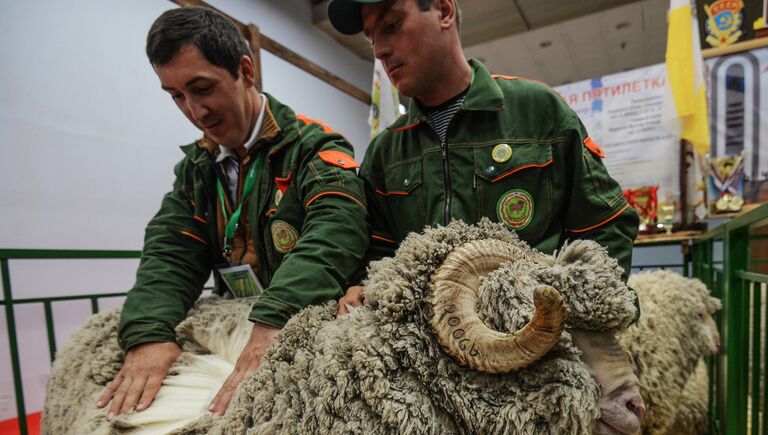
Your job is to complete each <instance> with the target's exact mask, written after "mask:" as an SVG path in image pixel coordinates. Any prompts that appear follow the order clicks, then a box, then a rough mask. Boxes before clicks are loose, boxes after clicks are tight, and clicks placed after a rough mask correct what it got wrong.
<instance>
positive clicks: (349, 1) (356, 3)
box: [328, 0, 384, 35]
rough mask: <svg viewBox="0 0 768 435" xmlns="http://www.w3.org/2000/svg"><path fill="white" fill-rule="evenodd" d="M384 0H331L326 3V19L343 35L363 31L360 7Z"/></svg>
mask: <svg viewBox="0 0 768 435" xmlns="http://www.w3.org/2000/svg"><path fill="white" fill-rule="evenodd" d="M382 1H384V0H331V2H330V3H328V19H329V20H331V24H332V25H333V27H334V28H336V30H338V31H339V32H340V33H343V34H345V35H354V34H355V33H360V32H362V31H363V17H362V14H361V13H360V8H361V7H362V6H363V5H364V4H373V3H381V2H382Z"/></svg>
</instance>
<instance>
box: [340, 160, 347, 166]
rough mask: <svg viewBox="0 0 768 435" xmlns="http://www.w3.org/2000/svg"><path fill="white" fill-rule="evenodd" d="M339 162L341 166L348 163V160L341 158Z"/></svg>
mask: <svg viewBox="0 0 768 435" xmlns="http://www.w3.org/2000/svg"><path fill="white" fill-rule="evenodd" d="M338 163H339V164H340V165H341V166H344V165H346V164H347V162H345V161H344V160H339V161H338Z"/></svg>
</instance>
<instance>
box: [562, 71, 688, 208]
mask: <svg viewBox="0 0 768 435" xmlns="http://www.w3.org/2000/svg"><path fill="white" fill-rule="evenodd" d="M667 86H668V84H667V72H666V68H665V66H664V64H663V63H662V64H658V65H652V66H649V67H645V68H639V69H635V70H631V71H625V72H622V73H617V74H611V75H607V76H603V77H599V78H595V79H592V80H583V81H580V82H576V83H571V84H568V85H563V86H558V87H556V88H555V90H556V91H557V92H559V93H560V94H561V95H562V96H563V98H565V100H566V101H567V102H568V104H569V105H570V106H571V108H572V109H573V110H575V111H576V113H578V115H579V117H580V118H581V121H582V122H583V123H584V126H585V127H586V128H587V132H588V133H589V135H590V137H592V138H593V139H594V140H595V141H597V143H599V144H600V145H601V146H602V148H603V151H604V152H605V159H604V163H605V166H606V167H607V168H608V172H609V173H610V174H611V176H612V177H613V178H615V179H616V180H617V181H618V182H619V184H621V188H622V189H628V188H638V187H643V186H650V185H656V184H658V185H659V192H658V198H659V201H663V198H665V197H666V195H667V194H670V195H671V196H672V197H673V198H678V197H679V196H680V140H679V139H678V138H677V137H676V136H674V135H671V134H669V133H668V132H667V131H665V130H663V129H662V127H661V121H662V103H663V101H664V92H665V90H666V88H667Z"/></svg>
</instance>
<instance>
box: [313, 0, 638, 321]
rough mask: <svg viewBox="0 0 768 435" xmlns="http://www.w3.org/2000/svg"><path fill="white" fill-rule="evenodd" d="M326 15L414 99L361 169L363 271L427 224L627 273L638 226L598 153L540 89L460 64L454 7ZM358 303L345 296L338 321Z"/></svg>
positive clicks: (343, 9)
mask: <svg viewBox="0 0 768 435" xmlns="http://www.w3.org/2000/svg"><path fill="white" fill-rule="evenodd" d="M328 13H329V17H330V20H331V23H332V24H333V25H334V27H335V28H336V29H337V30H338V31H340V32H341V33H345V34H354V33H358V32H361V31H362V32H364V34H365V36H366V37H367V38H368V40H369V41H370V42H371V44H372V45H373V49H374V55H375V56H376V58H377V59H380V60H381V62H382V63H383V65H384V67H385V69H386V71H387V73H388V75H389V78H390V79H391V81H392V83H393V84H394V85H395V86H396V87H397V89H398V90H399V91H400V93H401V94H403V95H405V96H408V97H412V99H411V103H410V107H409V108H408V113H407V114H406V115H403V116H401V117H400V118H399V119H398V120H396V121H395V122H394V124H393V125H392V126H390V127H389V128H388V129H387V130H386V131H384V132H382V133H381V134H379V135H378V136H377V137H376V138H374V140H373V141H372V142H371V144H370V146H369V148H368V150H367V151H366V155H365V159H364V161H363V166H362V168H361V170H360V175H361V177H362V178H363V182H364V184H365V193H366V198H367V201H368V207H369V212H368V215H369V220H370V223H371V227H372V240H371V246H370V248H369V251H368V254H367V260H375V259H377V258H381V257H383V256H389V255H392V253H393V252H394V250H395V249H396V248H397V246H398V244H399V243H400V242H401V241H402V240H403V239H404V238H405V237H406V235H407V234H408V233H409V232H411V231H416V232H419V231H421V230H422V229H423V228H424V226H426V225H436V224H447V223H448V222H450V221H451V220H452V219H461V220H463V221H465V222H470V223H471V222H477V221H479V220H480V219H481V218H483V217H487V218H489V219H491V220H493V221H496V222H501V223H503V224H504V225H506V226H507V227H508V228H510V229H512V230H515V231H516V232H517V234H518V235H519V236H520V238H522V239H523V240H525V241H526V242H528V243H529V244H530V245H531V246H533V247H535V248H536V249H538V250H539V251H542V252H545V253H552V252H553V251H555V250H556V249H558V248H559V247H561V246H562V245H563V243H564V242H565V241H566V240H574V239H592V240H595V241H597V242H598V243H600V244H601V245H603V246H605V247H606V248H607V249H608V251H609V253H610V254H611V255H612V256H613V257H614V258H616V259H617V260H618V262H619V264H620V265H621V266H622V267H623V268H624V270H625V271H627V272H628V271H629V269H630V265H631V255H632V244H633V241H634V239H635V237H636V235H637V228H638V218H637V215H636V213H635V212H634V210H633V209H632V208H631V207H629V206H628V205H627V202H626V201H625V199H624V197H623V195H622V192H621V189H620V187H619V185H618V183H616V181H615V180H613V179H612V178H611V177H610V176H609V175H608V172H607V171H606V169H605V167H604V166H603V162H602V160H601V159H602V158H603V157H604V155H603V151H602V149H601V148H600V146H599V145H598V144H597V143H596V142H595V141H594V140H592V139H591V138H590V137H589V136H588V135H587V132H586V130H585V128H584V126H583V125H582V124H581V122H580V120H579V118H578V116H577V115H576V114H575V113H574V112H573V111H572V110H571V109H570V108H569V107H568V105H567V104H566V103H565V102H564V101H563V99H562V98H561V97H560V96H559V95H558V94H557V93H556V92H554V91H553V90H551V89H550V88H548V87H547V86H545V85H542V84H540V83H536V82H532V81H528V80H523V79H520V78H518V77H512V76H503V75H493V74H490V73H489V72H488V70H487V69H486V68H485V67H484V66H483V65H482V64H481V63H480V62H478V61H476V60H470V61H467V60H466V58H465V57H464V53H463V52H462V48H461V42H460V40H459V32H458V26H459V11H458V8H457V5H456V2H455V1H454V0H385V1H382V0H332V1H331V3H330V4H329V8H328ZM625 278H626V272H625ZM361 302H362V288H361V287H353V288H351V289H350V290H349V291H348V293H347V295H346V296H345V297H344V298H343V299H342V303H341V304H340V308H339V313H340V314H344V313H345V312H346V308H345V305H346V304H349V305H352V306H359V305H360V304H361Z"/></svg>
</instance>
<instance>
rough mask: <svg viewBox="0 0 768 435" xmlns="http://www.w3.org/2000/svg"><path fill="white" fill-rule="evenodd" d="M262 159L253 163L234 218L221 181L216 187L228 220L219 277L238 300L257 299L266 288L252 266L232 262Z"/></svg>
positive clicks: (257, 157) (258, 156)
mask: <svg viewBox="0 0 768 435" xmlns="http://www.w3.org/2000/svg"><path fill="white" fill-rule="evenodd" d="M261 157H262V156H261V154H258V155H257V156H256V161H254V162H253V164H252V165H251V168H250V170H249V171H248V175H247V176H246V179H245V184H244V185H243V196H242V198H241V200H240V204H239V205H238V206H237V209H236V210H235V211H234V212H233V213H232V216H227V207H226V204H225V202H224V195H225V194H224V187H223V186H222V185H221V181H220V180H219V181H218V182H217V185H216V188H217V191H218V194H219V201H221V211H222V214H223V215H224V219H225V220H226V226H225V228H224V249H223V252H222V255H223V256H224V260H225V261H226V263H225V264H223V265H220V266H217V267H216V270H217V272H218V273H219V276H221V279H222V280H223V281H224V282H225V283H226V284H227V287H228V288H229V291H230V292H231V293H232V295H233V296H235V297H237V298H249V297H255V296H258V295H260V294H261V292H263V291H264V287H263V286H262V285H261V282H259V278H258V277H257V276H256V274H255V273H253V268H252V267H251V266H250V265H248V264H241V265H235V266H233V265H232V264H231V260H230V255H231V254H232V242H231V241H232V238H233V237H234V236H235V232H236V231H237V226H238V222H239V220H240V212H241V211H242V207H243V203H245V200H246V198H248V195H250V194H251V191H252V190H253V185H254V183H255V181H256V172H257V171H258V167H259V166H260V165H261Z"/></svg>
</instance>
